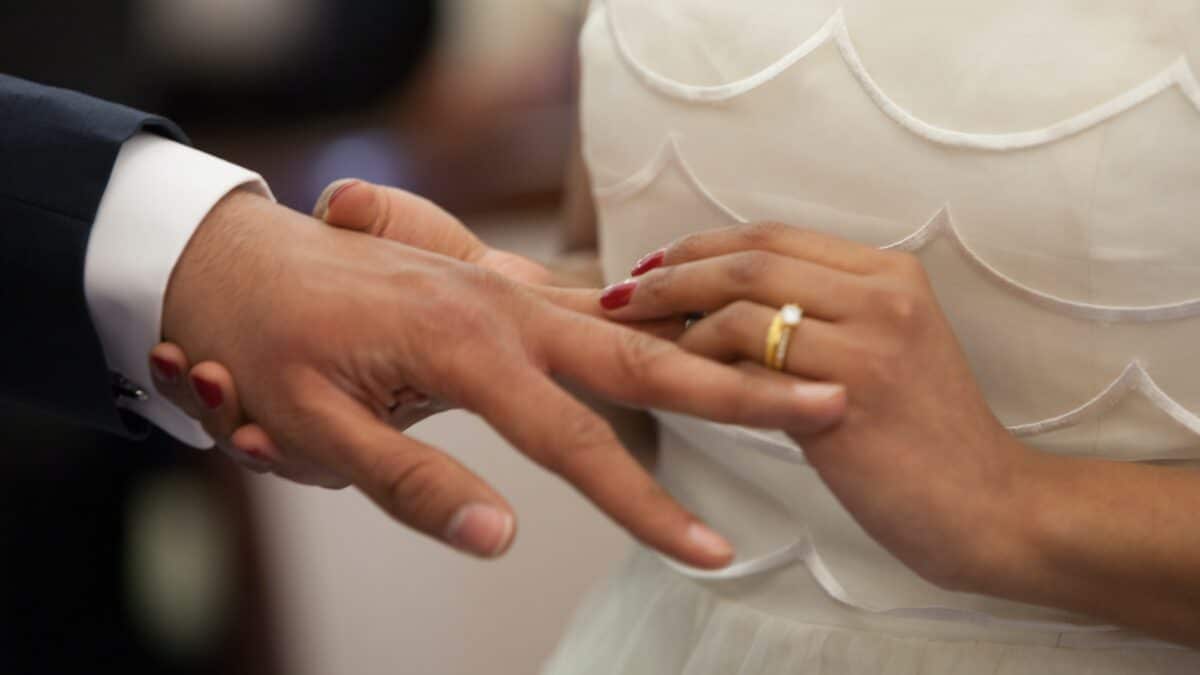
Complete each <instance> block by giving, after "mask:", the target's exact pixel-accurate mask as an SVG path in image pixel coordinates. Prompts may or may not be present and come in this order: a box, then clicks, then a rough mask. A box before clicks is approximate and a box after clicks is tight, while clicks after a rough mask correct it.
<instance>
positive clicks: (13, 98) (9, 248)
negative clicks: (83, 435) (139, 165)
mask: <svg viewBox="0 0 1200 675" xmlns="http://www.w3.org/2000/svg"><path fill="white" fill-rule="evenodd" d="M142 130H146V131H152V132H156V133H159V134H162V135H164V136H167V137H169V138H172V139H174V140H180V141H185V140H186V138H185V136H184V134H183V132H182V131H180V130H179V129H178V127H176V126H175V125H174V124H173V123H171V122H169V121H168V120H165V119H162V118H160V117H156V116H154V115H149V114H147V113H143V112H139V111H137V110H134V109H132V108H127V107H125V106H121V105H117V104H113V103H108V102H104V101H100V100H98V99H94V98H91V97H88V96H84V95H82V94H78V93H75V92H71V91H66V90H62V89H54V88H51V87H44V86H40V85H37V84H33V83H31V82H26V81H24V80H20V79H16V78H13V77H8V76H4V75H0V313H2V314H3V316H4V319H5V320H4V321H3V322H0V325H2V326H3V328H2V329H0V331H2V332H0V397H2V398H5V399H7V400H9V401H12V402H16V403H20V404H26V405H31V406H34V407H37V408H40V409H42V410H45V411H48V412H51V413H54V414H57V415H59V416H65V417H67V418H69V419H71V420H73V421H75V422H78V423H82V424H86V425H88V426H91V427H96V428H100V429H104V430H107V431H111V432H115V433H119V434H124V435H130V434H133V435H141V434H144V433H145V431H146V424H145V422H143V421H141V420H140V419H139V418H136V417H134V416H132V415H126V414H124V413H122V412H121V410H120V409H119V408H118V406H117V405H116V400H117V397H118V396H119V395H120V393H119V389H120V388H119V387H115V386H114V377H115V374H112V373H109V371H108V367H107V365H106V362H105V358H104V353H103V351H102V348H101V345H100V341H99V338H98V337H97V335H96V332H95V329H94V328H93V326H92V320H91V317H90V315H89V312H88V306H87V299H86V297H85V294H84V259H85V256H86V253H87V244H88V235H89V233H90V231H91V227H92V223H93V221H94V220H95V216H96V209H97V207H98V206H99V204H100V199H101V197H102V196H103V195H104V190H105V187H106V186H107V184H108V179H109V175H110V174H111V172H112V168H113V164H114V162H115V161H116V157H117V152H118V151H119V150H120V148H121V145H122V144H123V143H124V142H125V141H126V140H128V139H129V138H131V137H132V136H133V135H134V134H136V133H138V132H139V131H142Z"/></svg>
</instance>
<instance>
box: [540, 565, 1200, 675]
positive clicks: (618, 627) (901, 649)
mask: <svg viewBox="0 0 1200 675" xmlns="http://www.w3.org/2000/svg"><path fill="white" fill-rule="evenodd" d="M789 573H791V574H804V573H805V571H804V570H803V568H797V569H794V570H792V571H791V572H789ZM755 583H759V584H771V583H772V580H771V579H769V578H768V579H763V580H759V581H757V582H755ZM794 584H795V579H793V580H791V582H790V583H789V584H788V586H790V587H791V588H793V589H794V588H795V585H794ZM728 590H730V589H728V588H722V587H721V584H710V583H708V582H696V581H693V580H691V579H688V578H686V577H683V576H681V575H679V574H677V573H676V572H674V571H672V570H671V569H670V568H668V567H667V566H666V565H664V564H663V563H662V562H661V561H660V560H659V559H658V558H657V557H656V556H654V555H653V554H650V553H648V552H645V551H638V552H636V553H635V554H634V555H633V557H632V558H631V559H630V560H629V561H628V562H627V563H626V564H625V565H624V566H623V567H622V568H621V569H619V570H618V571H617V572H616V573H615V575H614V576H613V577H612V578H610V579H609V580H608V581H607V582H606V583H604V584H602V585H601V586H600V587H599V588H597V589H596V590H595V591H594V592H593V593H592V595H591V596H590V597H589V598H588V600H587V601H586V602H585V603H584V605H583V606H582V607H581V608H580V609H579V611H578V613H577V615H576V616H575V619H574V620H573V621H572V623H571V625H570V626H569V627H568V629H567V632H566V635H565V637H564V639H563V641H562V643H561V644H560V645H559V647H558V649H557V650H556V652H555V653H554V654H553V655H552V656H551V658H550V659H549V661H548V662H547V663H546V665H545V668H544V670H543V675H785V674H787V675H796V674H803V675H976V674H978V675H984V674H986V675H1083V674H1087V675H1118V674H1119V675H1134V674H1137V675H1154V674H1171V675H1176V674H1178V675H1183V674H1185V673H1186V674H1188V675H1196V674H1197V673H1200V652H1197V651H1193V650H1188V649H1182V648H1174V647H1164V646H1163V645H1162V644H1161V643H1159V644H1155V643H1152V642H1150V641H1144V642H1143V643H1138V642H1137V641H1126V642H1125V643H1123V644H1112V643H1109V644H1104V643H1102V642H1097V643H1095V644H1091V645H1087V644H1084V645H1083V646H1080V645H1078V644H1076V645H1074V646H1063V644H1062V643H1063V639H1062V637H1061V636H1058V635H1056V634H1047V633H1044V632H1036V633H1027V634H1026V633H1021V632H1019V631H1018V632H1013V631H1001V630H993V629H987V628H982V627H978V626H974V627H972V626H962V625H958V624H955V623H953V622H937V621H911V620H904V619H892V618H884V617H872V618H870V620H859V619H857V618H856V617H855V616H854V613H853V610H850V609H848V608H842V607H837V606H836V605H835V604H828V605H826V604H823V603H822V602H821V601H820V600H819V598H820V597H821V596H819V595H817V593H818V592H819V589H817V587H816V585H815V584H813V590H814V594H813V595H812V596H811V599H812V600H813V602H812V604H813V605H814V611H813V612H809V613H807V614H806V616H809V617H815V618H817V619H819V620H812V619H811V618H810V619H806V620H798V619H797V618H796V616H794V615H793V616H780V615H776V614H772V613H768V612H764V611H762V610H760V609H758V608H755V607H752V606H749V605H747V604H745V603H742V602H739V601H738V592H737V589H732V592H725V591H728ZM759 590H761V588H760V589H759ZM802 595H803V594H802Z"/></svg>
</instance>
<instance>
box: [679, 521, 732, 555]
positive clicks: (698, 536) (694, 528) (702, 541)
mask: <svg viewBox="0 0 1200 675" xmlns="http://www.w3.org/2000/svg"><path fill="white" fill-rule="evenodd" d="M687 537H688V540H689V541H691V542H692V543H693V544H695V545H696V546H697V547H699V548H700V549H703V551H704V552H705V553H706V554H708V555H710V556H712V557H714V558H722V559H727V558H732V557H733V545H732V544H730V543H729V541H728V540H726V539H725V537H722V536H721V535H719V534H717V533H716V532H714V531H713V530H712V529H711V528H709V527H708V526H706V525H701V524H700V523H692V524H691V526H690V527H688V531H687Z"/></svg>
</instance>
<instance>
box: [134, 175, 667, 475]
mask: <svg viewBox="0 0 1200 675" xmlns="http://www.w3.org/2000/svg"><path fill="white" fill-rule="evenodd" d="M313 216H314V217H315V218H317V219H318V220H322V221H324V222H325V223H327V224H329V225H331V226H334V227H338V228H341V229H344V230H352V231H354V232H361V233H364V234H367V235H370V236H374V237H379V238H382V239H388V240H391V241H395V242H398V243H401V244H406V245H408V246H412V247H414V248H419V249H423V250H426V251H430V252H433V253H438V254H441V255H445V256H449V257H452V258H455V259H457V260H462V261H463V262H467V263H471V264H473V265H478V266H480V267H483V268H485V269H489V270H492V271H494V272H496V273H498V274H501V275H503V276H505V277H507V278H509V279H511V280H513V281H517V282H521V283H524V284H529V285H530V286H531V287H532V288H533V289H535V290H536V292H538V293H539V294H540V295H542V296H543V297H546V298H547V299H549V300H551V301H553V302H555V303H556V304H559V305H560V306H563V307H567V308H570V309H574V310H575V311H580V312H583V313H585V314H593V315H596V316H599V315H601V314H602V312H601V311H600V306H599V304H598V303H597V302H596V298H597V297H598V291H580V290H577V289H566V288H559V287H556V286H555V285H553V284H554V279H553V275H552V273H551V272H550V271H549V270H547V269H546V268H545V267H543V266H542V265H541V264H539V263H537V262H534V261H533V260H530V259H528V258H525V257H524V256H520V255H517V254H515V253H510V252H508V251H502V250H498V249H494V248H491V247H489V246H487V245H486V244H484V243H483V242H482V241H480V239H479V238H478V237H476V236H475V235H474V234H473V233H472V232H471V231H470V230H469V229H467V227H466V226H465V225H463V223H462V222H461V221H459V220H458V219H457V218H455V217H454V216H452V215H451V214H449V213H447V212H446V211H445V210H444V209H442V208H441V207H439V206H437V205H436V204H434V203H433V202H431V201H429V200H428V199H425V198H424V197H421V196H420V195H416V194H414V193H411V192H408V191H406V190H400V189H397V188H392V187H386V186H381V185H374V184H372V183H368V182H366V181H361V180H355V179H343V180H339V181H335V182H333V183H331V184H330V185H328V186H327V187H326V188H325V190H324V191H322V193H321V196H320V198H318V200H317V203H316V206H315V207H314V208H313ZM643 329H644V330H647V329H653V326H644V327H643ZM651 332H653V331H652V330H651ZM150 360H151V372H152V373H153V374H154V376H155V378H156V379H155V385H156V386H157V388H158V390H159V393H161V394H162V395H163V396H165V397H166V398H167V399H168V400H170V401H171V402H172V403H174V404H175V405H177V406H179V407H180V408H182V409H183V410H184V411H185V412H187V413H188V414H189V415H191V416H192V417H193V418H195V419H197V420H199V421H200V422H201V423H202V424H203V426H204V428H205V430H206V431H207V432H208V434H209V435H210V436H212V437H213V439H214V440H215V441H216V444H217V447H219V448H220V449H221V450H222V451H223V452H225V453H226V454H228V455H229V456H230V457H232V458H233V459H234V460H235V461H237V462H239V463H240V464H242V465H243V466H245V467H246V468H248V469H251V470H253V471H256V472H259V473H265V472H268V471H269V472H272V473H275V474H278V475H280V476H283V477H285V478H288V479H289V480H293V481H295V482H298V483H304V484H309V485H321V486H325V487H334V488H336V487H345V482H344V481H343V480H342V479H340V478H339V477H338V476H336V475H331V474H329V473H328V472H323V471H320V470H317V469H315V468H313V467H299V466H295V465H293V464H292V463H289V462H287V461H286V460H285V458H284V457H283V454H282V453H281V452H280V451H279V449H278V447H277V445H276V443H275V441H274V439H272V438H271V437H270V435H269V434H267V433H266V431H265V430H263V428H262V427H261V426H259V425H258V424H255V423H254V422H253V421H250V420H249V419H248V417H247V415H246V414H245V411H243V410H242V409H241V408H240V407H239V406H237V405H235V402H236V401H237V400H238V399H239V396H238V391H237V385H236V381H235V379H234V377H233V374H232V373H230V372H229V369H228V368H226V367H225V365H224V364H221V363H218V362H216V361H205V362H202V363H199V364H197V365H195V366H193V365H192V360H191V358H190V357H189V355H188V354H187V353H185V352H184V350H183V349H182V348H181V347H180V346H179V345H177V344H174V343H171V342H163V343H161V344H159V345H158V346H157V347H155V349H154V350H153V351H152V353H151V359H150ZM185 373H186V374H187V376H186V377H184V374H185ZM396 385H397V392H396V394H397V395H396V406H395V409H394V410H391V411H389V415H388V422H389V423H391V424H392V426H394V427H396V428H397V429H401V430H404V429H408V428H409V427H411V426H413V425H414V424H417V423H418V422H421V421H423V420H425V419H427V418H429V417H430V416H432V415H435V414H438V413H440V412H444V411H445V410H446V409H447V406H446V405H445V404H444V402H441V401H435V400H432V399H430V398H429V397H428V396H427V395H426V394H425V393H423V392H420V391H416V390H415V389H413V388H411V387H409V386H407V385H406V384H404V383H399V382H398V383H396Z"/></svg>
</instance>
